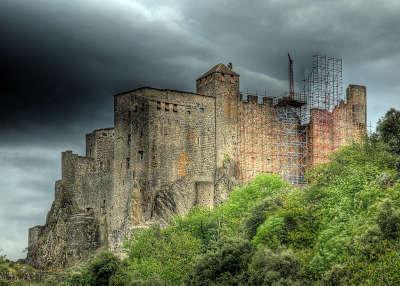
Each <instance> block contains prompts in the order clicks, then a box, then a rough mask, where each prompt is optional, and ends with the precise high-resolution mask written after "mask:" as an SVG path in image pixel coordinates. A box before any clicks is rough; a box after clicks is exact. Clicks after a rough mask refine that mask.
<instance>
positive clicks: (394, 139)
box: [376, 108, 400, 155]
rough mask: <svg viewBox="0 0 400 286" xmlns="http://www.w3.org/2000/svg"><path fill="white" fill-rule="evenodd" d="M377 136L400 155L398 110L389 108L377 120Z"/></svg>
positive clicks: (399, 116) (399, 113)
mask: <svg viewBox="0 0 400 286" xmlns="http://www.w3.org/2000/svg"><path fill="white" fill-rule="evenodd" d="M376 131H377V135H378V138H380V139H381V140H383V141H384V142H385V143H387V144H388V145H389V146H390V148H391V150H392V151H393V152H394V153H396V154H398V155H400V111H398V110H396V109H394V108H391V109H390V110H389V111H388V112H386V114H385V116H384V117H383V118H381V119H380V120H379V121H378V126H377V128H376Z"/></svg>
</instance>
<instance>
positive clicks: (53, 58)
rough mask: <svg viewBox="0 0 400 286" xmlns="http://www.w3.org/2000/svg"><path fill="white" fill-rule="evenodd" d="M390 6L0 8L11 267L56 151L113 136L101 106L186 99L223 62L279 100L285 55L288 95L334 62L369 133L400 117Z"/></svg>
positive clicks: (123, 1) (1, 159)
mask: <svg viewBox="0 0 400 286" xmlns="http://www.w3.org/2000/svg"><path fill="white" fill-rule="evenodd" d="M399 13H400V4H399V2H398V1H361V0H352V1H344V0H340V1H325V0H324V1H322V0H321V1H301V0H297V1H295V0H293V1H278V0H269V1H261V0H260V1H228V0H217V1H216V0H213V1H211V0H203V1H172V0H171V1H166V0H160V1H148V0H146V1H145V0H141V1H133V0H132V1H130V0H115V1H95V0H88V1H78V0H70V1H60V0H52V1H50V0H35V1H24V0H2V1H1V2H0V35H1V42H0V95H1V99H2V101H1V102H2V104H1V106H0V110H1V112H0V174H1V175H0V193H1V198H2V199H1V200H0V234H1V235H0V248H2V249H5V250H7V254H8V255H10V256H11V257H20V256H21V252H20V250H21V249H23V248H24V247H25V246H26V236H27V228H28V226H32V225H34V224H38V223H43V222H44V219H45V214H46V212H47V211H48V209H49V206H50V203H51V199H52V197H53V186H54V181H55V180H56V179H57V178H58V177H59V176H60V155H59V153H60V152H61V151H63V150H65V149H73V150H74V151H77V152H80V153H82V151H83V144H84V133H87V132H90V131H91V130H92V129H95V128H99V127H107V126H111V125H112V118H113V114H112V111H113V107H112V104H113V99H112V94H115V93H117V92H120V91H123V90H126V89H132V88H136V87H139V86H142V85H151V86H155V87H165V88H172V89H184V90H191V91H193V90H194V79H195V78H196V77H197V76H198V75H199V74H201V73H202V72H204V71H206V69H208V68H209V67H210V66H212V65H213V64H215V63H218V62H225V63H227V62H233V64H234V68H235V69H236V71H238V72H239V74H240V75H241V87H242V88H243V89H244V88H250V89H254V88H256V89H259V90H264V89H267V90H268V93H269V94H271V93H272V94H274V95H279V94H281V93H282V92H283V91H284V90H285V89H286V85H287V79H286V78H287V63H286V60H287V59H286V57H287V55H286V54H287V52H290V53H291V54H293V56H294V59H295V77H296V81H297V83H298V87H300V85H301V79H302V78H303V75H304V73H305V72H306V71H309V70H310V67H311V56H312V55H313V54H315V53H323V54H328V55H333V56H341V57H343V62H344V82H345V83H346V84H347V83H350V82H353V83H356V84H357V83H360V84H366V85H367V88H368V111H369V113H368V116H369V118H370V119H371V120H372V122H373V123H374V122H375V121H376V120H377V118H378V117H380V116H382V115H383V113H384V112H385V111H386V110H387V109H388V108H389V107H391V106H393V107H397V108H400V101H399V99H398V94H399V92H400V85H399V77H398V66H399V64H400V51H399V49H398V47H399V44H400V33H399V31H398V29H399V28H398V27H400V18H399V17H398V15H399Z"/></svg>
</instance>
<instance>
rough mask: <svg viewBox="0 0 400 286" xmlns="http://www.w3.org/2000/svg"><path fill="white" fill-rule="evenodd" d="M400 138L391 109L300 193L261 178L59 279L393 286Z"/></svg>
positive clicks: (397, 265)
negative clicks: (121, 254) (367, 135)
mask: <svg viewBox="0 0 400 286" xmlns="http://www.w3.org/2000/svg"><path fill="white" fill-rule="evenodd" d="M399 139H400V117H399V112H397V111H395V110H390V111H389V112H388V113H387V115H386V116H385V118H383V119H382V120H381V121H380V123H379V125H378V129H377V132H376V133H375V134H374V135H373V136H371V137H370V138H365V139H364V140H363V142H361V143H358V144H353V145H350V146H347V147H345V148H343V149H342V150H340V151H339V152H337V153H336V154H333V155H332V158H331V161H330V163H327V164H323V165H319V166H317V167H315V168H314V169H312V170H310V171H309V173H308V175H307V179H308V182H309V183H308V186H307V187H306V188H302V189H301V188H294V187H291V186H289V185H288V184H286V183H285V182H284V181H283V180H282V179H281V178H280V177H279V176H276V175H272V174H261V175H259V176H257V177H256V178H255V179H254V180H252V181H251V182H249V183H248V184H246V185H244V186H242V187H240V188H237V189H235V190H234V191H233V192H232V193H231V194H230V197H229V199H228V200H227V201H226V202H224V203H223V204H221V205H220V206H218V207H215V208H214V209H212V210H210V209H195V210H193V211H192V212H191V213H190V214H188V215H187V216H184V217H176V218H175V220H174V221H173V222H172V223H171V225H170V226H168V227H166V228H162V229H161V228H159V227H157V226H154V227H152V228H148V229H142V230H137V231H135V232H134V233H132V237H131V238H129V239H128V240H127V241H126V243H125V246H124V247H125V250H126V253H127V257H126V258H125V259H124V260H122V261H121V260H119V259H118V258H116V257H115V256H114V255H113V254H111V253H107V252H106V253H102V254H100V255H98V256H96V257H93V258H92V259H91V260H90V261H89V262H88V263H86V264H85V265H81V266H79V267H75V268H73V269H69V270H68V271H67V273H66V274H65V278H63V279H62V280H63V282H61V283H62V284H63V285H400V180H399V178H400V176H399V171H400V163H399V162H400V160H399V158H400V156H399V155H400V151H399V150H400V149H399V146H397V145H396V144H397V143H393V142H398V143H399V142H400V140H399ZM396 140H399V141H396ZM46 283H48V285H58V284H57V282H56V280H52V281H50V280H49V281H47V282H46Z"/></svg>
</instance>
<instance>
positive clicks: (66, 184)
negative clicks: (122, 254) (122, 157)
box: [27, 129, 113, 269]
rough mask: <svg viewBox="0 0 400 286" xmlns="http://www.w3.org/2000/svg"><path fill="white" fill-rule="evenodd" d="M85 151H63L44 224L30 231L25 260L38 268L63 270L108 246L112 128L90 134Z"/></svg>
mask: <svg viewBox="0 0 400 286" xmlns="http://www.w3.org/2000/svg"><path fill="white" fill-rule="evenodd" d="M89 150H90V151H89ZM87 153H88V155H89V153H90V157H82V156H78V155H77V154H74V153H72V151H66V152H63V153H62V156H61V157H62V158H61V162H62V163H61V170H62V178H61V180H59V181H57V182H56V185H55V198H54V202H53V204H52V207H51V209H50V211H49V213H48V214H47V217H46V223H45V225H44V226H36V227H33V228H32V229H30V231H29V245H28V257H27V260H28V262H30V263H31V264H32V265H34V266H36V267H38V268H53V269H57V268H63V267H65V266H68V265H71V264H73V263H75V262H77V261H79V260H81V259H86V258H87V257H88V256H89V255H90V253H92V252H93V251H95V250H96V249H97V248H99V247H100V246H106V245H107V236H108V235H107V218H106V213H107V212H106V205H108V204H109V200H110V194H111V186H112V178H111V167H110V164H109V165H107V164H106V163H105V162H108V161H109V162H110V163H111V162H112V160H113V130H112V129H104V130H96V131H94V132H93V133H91V134H88V135H87Z"/></svg>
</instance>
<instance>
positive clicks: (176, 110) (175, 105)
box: [172, 104, 178, 112]
mask: <svg viewBox="0 0 400 286" xmlns="http://www.w3.org/2000/svg"><path fill="white" fill-rule="evenodd" d="M172 111H173V112H178V104H174V105H173V107H172Z"/></svg>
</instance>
